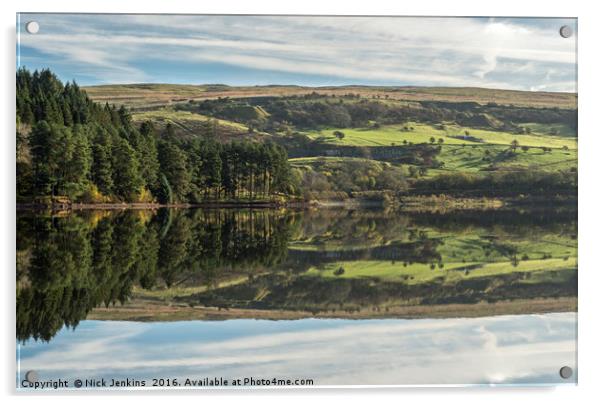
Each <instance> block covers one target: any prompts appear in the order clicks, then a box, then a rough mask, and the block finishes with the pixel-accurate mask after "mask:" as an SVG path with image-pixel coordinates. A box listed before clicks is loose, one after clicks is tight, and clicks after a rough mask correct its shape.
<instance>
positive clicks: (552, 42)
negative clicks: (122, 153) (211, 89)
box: [21, 15, 575, 90]
mask: <svg viewBox="0 0 602 404" xmlns="http://www.w3.org/2000/svg"><path fill="white" fill-rule="evenodd" d="M38 19H39V20H41V25H42V30H41V32H40V34H38V35H35V36H33V35H22V36H21V38H22V43H23V45H24V46H26V47H28V48H33V49H35V50H37V51H38V52H41V53H44V54H47V55H48V57H49V60H56V59H60V60H61V62H62V63H63V65H68V64H71V65H72V66H73V68H74V69H77V68H83V69H87V70H89V71H90V70H93V69H95V68H96V69H98V74H97V75H96V77H97V79H98V80H100V81H104V82H106V81H109V80H108V79H107V77H109V78H110V79H111V80H113V81H114V80H115V79H117V80H118V81H120V82H123V81H124V80H123V79H120V78H126V79H131V78H140V79H146V80H150V81H157V78H159V79H162V78H163V77H155V76H154V75H153V73H151V72H150V71H149V70H148V69H146V68H145V65H146V63H145V62H146V61H148V62H151V63H152V64H155V65H156V64H160V63H162V62H165V61H170V62H174V63H181V64H183V65H186V64H190V65H191V69H193V68H194V66H195V65H196V66H198V65H200V64H202V63H206V62H208V61H211V62H219V63H224V64H229V65H233V66H237V67H242V68H247V69H256V70H269V71H277V72H284V73H291V74H296V75H314V76H322V77H324V76H327V77H334V78H338V79H340V80H343V81H345V80H349V81H352V82H354V83H359V82H362V80H365V81H369V82H381V83H383V84H395V85H414V84H417V85H446V86H479V87H496V88H500V87H502V88H517V89H531V88H537V87H539V86H545V88H546V89H552V90H554V89H556V88H558V89H565V88H566V86H565V85H564V84H563V83H565V82H567V81H574V80H575V76H574V75H575V73H574V62H575V42H574V41H573V40H565V39H563V38H561V37H560V36H559V35H558V34H557V32H555V31H554V30H550V29H544V28H541V27H537V26H536V25H535V24H529V23H528V22H525V21H523V20H520V19H516V20H505V21H496V20H491V19H474V18H388V17H373V18H362V17H353V18H351V17H257V16H248V17H234V16H232V17H225V16H173V15H170V16H157V15H153V16H150V15H130V16H128V15H119V16H94V18H90V16H76V15H67V16H65V15H40V16H39V18H38ZM44 28H45V29H44ZM513 64H514V65H516V64H520V65H522V66H530V68H529V69H525V70H520V71H518V72H517V71H516V70H512V69H508V67H509V66H511V65H513ZM51 67H52V66H51ZM551 68H554V69H557V70H559V71H560V72H561V74H560V75H558V76H556V77H555V79H554V80H546V78H545V74H546V73H545V72H546V71H547V70H548V69H551ZM517 73H520V74H517ZM159 81H161V80H159ZM198 81H200V82H202V81H203V77H199V78H198ZM556 83H558V84H556ZM292 84H294V83H292Z"/></svg>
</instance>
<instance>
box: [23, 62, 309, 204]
mask: <svg viewBox="0 0 602 404" xmlns="http://www.w3.org/2000/svg"><path fill="white" fill-rule="evenodd" d="M296 192H298V189H297V187H296V184H295V183H294V181H293V176H291V171H290V167H289V165H288V159H287V153H286V151H285V149H284V148H283V147H281V146H279V145H276V144H271V143H263V144H259V143H251V142H237V143H230V144H220V143H218V142H217V141H215V140H213V139H209V138H196V139H193V140H183V139H179V138H178V137H177V136H176V135H175V134H174V131H173V127H172V126H171V125H168V126H167V130H166V131H165V132H164V133H157V131H156V130H155V128H154V127H153V124H152V123H151V122H144V123H142V125H141V126H140V127H137V126H136V125H134V123H133V122H132V119H131V117H130V115H129V113H128V112H127V111H126V110H125V108H123V107H121V108H119V109H116V108H115V107H114V106H109V105H107V104H105V105H104V106H101V105H98V104H95V103H94V102H92V101H91V100H90V99H89V98H88V97H87V96H86V94H85V92H84V91H82V90H81V89H80V88H79V87H78V86H77V85H76V84H75V83H68V84H66V85H64V86H63V84H62V83H61V82H60V81H59V80H58V79H57V77H56V76H55V75H54V74H52V73H51V72H50V71H48V70H43V71H41V72H37V71H36V72H34V73H33V74H31V73H30V72H29V71H28V70H26V69H24V68H22V69H19V71H18V72H17V196H18V198H19V199H20V200H21V201H27V200H32V199H34V198H39V197H48V196H51V197H57V196H66V197H68V198H69V199H71V200H74V201H82V202H91V203H94V202H117V201H124V202H150V201H159V202H163V203H176V202H200V201H203V200H207V199H223V198H236V199H238V198H250V199H255V198H266V197H271V196H273V195H275V194H284V195H289V194H293V193H296Z"/></svg>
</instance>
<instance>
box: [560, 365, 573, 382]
mask: <svg viewBox="0 0 602 404" xmlns="http://www.w3.org/2000/svg"><path fill="white" fill-rule="evenodd" d="M572 375H573V369H571V367H570V366H563V367H561V368H560V377H562V378H563V379H568V378H569V377H571V376H572Z"/></svg>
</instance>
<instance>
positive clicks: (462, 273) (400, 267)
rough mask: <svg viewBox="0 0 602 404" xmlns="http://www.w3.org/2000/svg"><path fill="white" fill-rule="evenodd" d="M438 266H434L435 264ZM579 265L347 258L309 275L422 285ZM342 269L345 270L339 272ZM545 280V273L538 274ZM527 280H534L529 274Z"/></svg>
mask: <svg viewBox="0 0 602 404" xmlns="http://www.w3.org/2000/svg"><path fill="white" fill-rule="evenodd" d="M433 266H434V267H433ZM576 267H577V259H576V258H574V257H572V258H568V259H566V260H565V259H562V258H551V259H545V260H530V261H520V262H518V265H516V266H514V265H513V264H512V263H511V262H509V261H508V262H492V263H478V262H465V263H458V262H455V263H451V264H446V265H444V267H443V268H440V267H439V266H438V265H437V264H417V263H413V264H404V263H402V262H389V261H349V262H347V261H345V262H334V263H330V264H326V265H325V266H324V267H323V268H321V269H318V268H315V267H314V268H311V269H310V270H309V271H308V272H307V275H311V276H322V277H327V278H337V277H338V278H378V279H382V280H387V281H403V282H404V283H407V284H419V283H424V282H432V281H434V280H437V279H441V280H443V281H444V282H455V281H459V280H463V279H471V278H480V277H488V276H496V275H504V274H510V273H515V272H517V273H518V272H520V273H536V272H546V273H550V272H552V271H559V270H566V271H572V270H575V269H576ZM340 268H343V269H344V273H342V274H340V275H335V272H336V271H337V270H339V269H340ZM538 279H542V274H538ZM526 280H527V281H529V280H530V279H529V278H528V277H527V278H526Z"/></svg>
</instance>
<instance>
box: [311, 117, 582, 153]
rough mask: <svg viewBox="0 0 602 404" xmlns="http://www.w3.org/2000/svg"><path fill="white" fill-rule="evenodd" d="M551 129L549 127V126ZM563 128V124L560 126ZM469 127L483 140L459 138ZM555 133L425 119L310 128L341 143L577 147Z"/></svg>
mask: <svg viewBox="0 0 602 404" xmlns="http://www.w3.org/2000/svg"><path fill="white" fill-rule="evenodd" d="M405 126H408V128H411V127H413V128H414V129H413V130H410V129H408V130H404V129H403V128H404V127H405ZM546 129H548V128H546ZM560 129H562V128H559V129H558V130H560ZM336 130H338V131H341V132H343V133H344V134H345V137H344V138H343V139H338V138H337V137H335V136H334V134H333V132H334V131H336ZM562 130H563V132H562V134H565V133H566V130H567V129H566V128H565V129H562ZM466 131H468V134H469V136H472V137H476V138H479V139H481V142H473V141H469V140H463V139H457V138H455V136H464V135H465V132H466ZM560 133H561V132H559V136H552V135H549V134H540V133H538V132H532V133H531V134H514V133H508V132H501V131H493V130H484V129H474V128H465V127H461V126H458V125H446V126H444V128H443V129H440V128H438V127H434V126H432V125H427V124H421V123H408V124H407V125H390V126H381V127H380V128H344V129H337V128H324V129H322V130H319V131H310V132H308V133H307V134H308V136H309V137H311V138H313V139H318V138H322V140H323V141H325V142H327V143H329V144H332V145H340V146H391V145H395V146H402V145H403V144H404V143H403V141H404V140H405V141H406V142H408V143H410V142H411V143H414V144H417V143H429V142H430V140H431V137H434V138H435V139H436V141H438V140H439V138H442V139H443V141H444V144H451V145H454V144H457V145H460V144H467V145H472V144H477V145H480V144H483V143H486V144H497V145H510V144H511V143H512V141H513V140H516V141H518V142H519V144H520V145H524V146H530V147H544V146H545V147H552V148H561V147H563V146H566V147H568V148H569V149H576V148H577V142H576V140H575V139H574V138H567V137H566V136H565V137H563V136H560Z"/></svg>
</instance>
